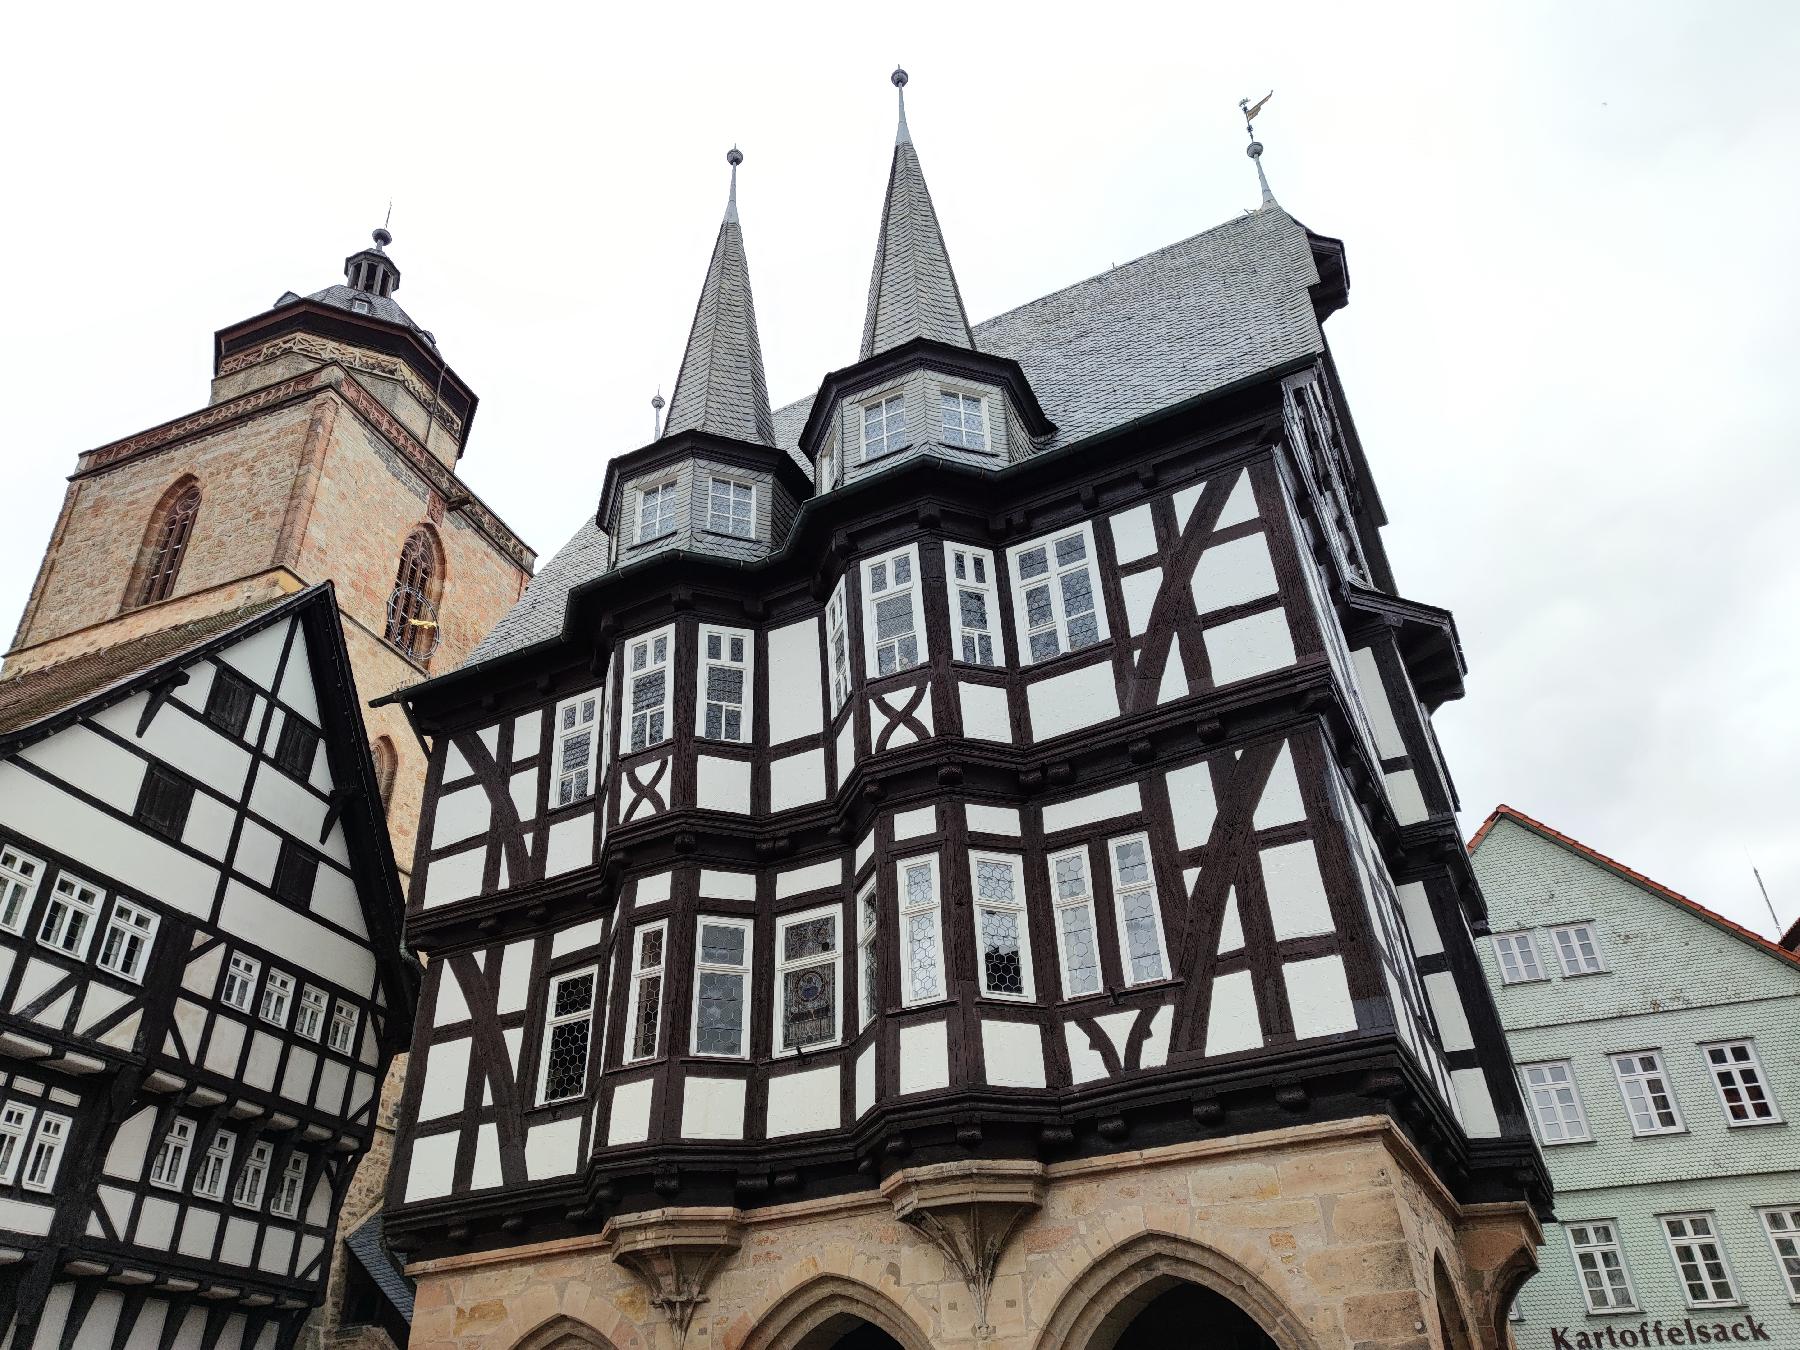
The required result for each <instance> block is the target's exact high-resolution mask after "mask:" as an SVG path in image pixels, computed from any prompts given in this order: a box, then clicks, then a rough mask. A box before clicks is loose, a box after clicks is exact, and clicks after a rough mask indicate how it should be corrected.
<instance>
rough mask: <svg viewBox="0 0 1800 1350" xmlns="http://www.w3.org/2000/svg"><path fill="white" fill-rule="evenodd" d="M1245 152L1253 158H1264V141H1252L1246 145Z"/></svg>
mask: <svg viewBox="0 0 1800 1350" xmlns="http://www.w3.org/2000/svg"><path fill="white" fill-rule="evenodd" d="M1244 153H1245V154H1246V155H1248V156H1250V158H1251V159H1261V158H1262V142H1261V141H1251V142H1250V144H1249V145H1247V146H1245V147H1244Z"/></svg>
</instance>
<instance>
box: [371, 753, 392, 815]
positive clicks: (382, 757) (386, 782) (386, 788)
mask: <svg viewBox="0 0 1800 1350" xmlns="http://www.w3.org/2000/svg"><path fill="white" fill-rule="evenodd" d="M369 750H370V753H371V755H372V756H373V758H374V760H375V787H376V790H377V791H378V792H380V793H381V809H382V810H383V811H385V810H387V809H388V803H389V802H391V801H392V800H393V798H394V776H395V774H396V773H398V772H399V769H400V756H399V755H398V754H397V753H396V752H395V750H394V742H393V740H392V739H391V738H389V737H387V736H377V737H376V738H375V743H374V744H373V745H371V746H370V747H369Z"/></svg>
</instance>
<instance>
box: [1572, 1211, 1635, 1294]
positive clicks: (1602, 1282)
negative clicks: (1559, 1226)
mask: <svg viewBox="0 0 1800 1350" xmlns="http://www.w3.org/2000/svg"><path fill="white" fill-rule="evenodd" d="M1565 1230H1566V1231H1567V1233H1568V1235H1569V1251H1570V1252H1571V1253H1572V1254H1573V1255H1574V1257H1575V1273H1576V1274H1577V1275H1578V1276H1580V1278H1581V1292H1582V1294H1583V1295H1584V1296H1585V1297H1586V1298H1587V1307H1588V1311H1589V1312H1591V1313H1605V1312H1628V1311H1630V1310H1631V1309H1634V1308H1636V1307H1637V1294H1636V1293H1635V1292H1634V1291H1633V1289H1632V1287H1631V1276H1630V1274H1629V1273H1628V1272H1627V1271H1626V1269H1625V1252H1624V1249H1623V1248H1621V1247H1620V1246H1619V1230H1618V1225H1617V1224H1616V1223H1615V1222H1614V1221H1613V1220H1611V1219H1593V1220H1589V1221H1588V1222H1586V1223H1571V1224H1567V1225H1565Z"/></svg>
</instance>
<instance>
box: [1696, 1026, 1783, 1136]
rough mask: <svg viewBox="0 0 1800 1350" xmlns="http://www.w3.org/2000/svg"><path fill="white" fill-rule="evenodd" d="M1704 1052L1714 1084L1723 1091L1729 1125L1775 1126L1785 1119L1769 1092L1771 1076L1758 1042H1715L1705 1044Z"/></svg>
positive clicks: (1726, 1119) (1720, 1098) (1702, 1047)
mask: <svg viewBox="0 0 1800 1350" xmlns="http://www.w3.org/2000/svg"><path fill="white" fill-rule="evenodd" d="M1700 1053H1701V1055H1703V1056H1704V1057H1705V1059H1706V1067H1707V1069H1708V1070H1709V1071H1710V1072H1711V1073H1712V1078H1713V1086H1714V1087H1716V1088H1717V1089H1718V1090H1719V1105H1721V1106H1723V1107H1724V1108H1725V1122H1726V1124H1728V1125H1773V1124H1776V1123H1778V1122H1779V1121H1780V1120H1781V1113H1780V1112H1779V1111H1777V1110H1776V1109H1775V1099H1774V1098H1773V1097H1771V1096H1770V1095H1769V1084H1768V1079H1767V1078H1765V1077H1764V1076H1763V1068H1762V1061H1761V1060H1760V1059H1758V1058H1757V1057H1756V1045H1755V1043H1754V1042H1752V1041H1748V1040H1743V1041H1715V1042H1714V1043H1712V1044H1711V1045H1703V1046H1701V1047H1700Z"/></svg>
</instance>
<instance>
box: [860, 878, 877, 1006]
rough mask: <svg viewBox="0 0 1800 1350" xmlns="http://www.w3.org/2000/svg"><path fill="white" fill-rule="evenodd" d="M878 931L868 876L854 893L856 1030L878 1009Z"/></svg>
mask: <svg viewBox="0 0 1800 1350" xmlns="http://www.w3.org/2000/svg"><path fill="white" fill-rule="evenodd" d="M880 932H881V908H880V906H879V905H878V904H877V903H876V900H875V878H874V877H870V878H869V879H868V880H867V881H865V882H864V883H863V887H862V889H861V890H860V891H858V892H857V894H856V986H857V998H858V999H859V1000H860V1006H861V1010H862V1016H861V1018H860V1019H859V1020H858V1022H857V1030H858V1031H860V1030H862V1028H864V1027H866V1026H868V1025H869V1023H870V1022H873V1021H874V1020H875V1014H876V1013H877V1012H878V1011H879V1010H880V1005H879V1003H878V1002H877V999H878V998H879V997H880V991H881V949H880V947H879V946H877V945H876V938H877V937H878V936H879V935H880Z"/></svg>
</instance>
